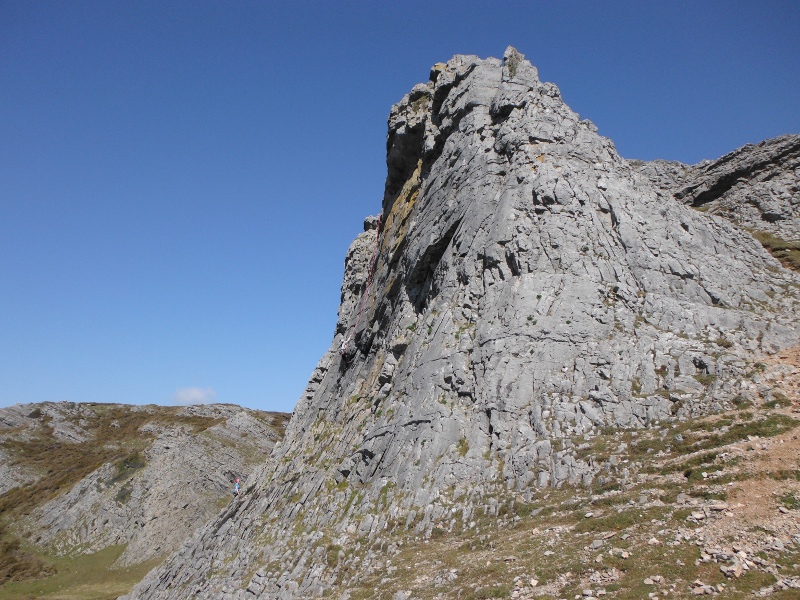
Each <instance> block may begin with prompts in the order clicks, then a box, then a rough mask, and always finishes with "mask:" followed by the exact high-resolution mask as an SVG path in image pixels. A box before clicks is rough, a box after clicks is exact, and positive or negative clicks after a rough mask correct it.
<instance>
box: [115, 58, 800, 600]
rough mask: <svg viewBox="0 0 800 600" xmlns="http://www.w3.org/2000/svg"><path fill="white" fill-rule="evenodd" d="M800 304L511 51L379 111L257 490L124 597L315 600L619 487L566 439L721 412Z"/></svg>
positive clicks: (452, 70) (608, 470)
mask: <svg viewBox="0 0 800 600" xmlns="http://www.w3.org/2000/svg"><path fill="white" fill-rule="evenodd" d="M373 253H375V254H376V256H377V259H376V260H375V262H374V268H373V267H372V264H373V263H372V261H371V260H370V259H371V256H372V255H373ZM368 281H369V282H370V285H369V286H367V282H368ZM799 286H800V279H798V277H797V276H796V275H794V274H792V273H791V272H789V271H786V270H785V269H783V268H781V266H780V264H779V263H778V262H777V261H776V260H775V259H774V258H772V257H771V256H770V255H769V254H768V253H766V252H765V251H764V249H763V248H762V247H761V245H760V244H758V243H757V242H756V241H754V240H753V238H752V237H750V236H749V235H748V234H747V233H745V232H743V231H741V230H740V229H738V228H736V227H734V226H733V225H732V224H730V223H729V222H728V221H726V220H724V219H720V218H717V217H713V216H708V215H707V214H703V213H700V212H698V211H695V210H692V209H690V208H688V207H686V206H684V205H683V204H682V203H680V202H677V201H675V200H674V199H673V198H671V197H665V196H664V195H659V193H658V191H657V189H656V187H654V186H653V185H652V184H651V183H650V182H649V181H647V180H646V179H645V178H643V177H642V176H641V175H640V174H639V172H638V171H637V170H635V169H634V168H632V167H631V165H630V164H629V163H628V162H627V161H626V160H624V159H623V158H621V157H620V156H619V154H618V153H617V152H616V150H615V148H614V145H613V144H612V142H611V141H610V140H608V139H606V138H603V137H601V136H599V135H598V134H597V129H596V127H595V126H594V125H593V124H592V123H591V122H589V121H588V120H582V119H580V118H579V116H578V115H577V114H575V113H574V112H572V111H571V110H570V109H569V107H567V106H566V105H565V104H564V102H563V101H562V99H561V96H560V93H559V90H558V88H557V87H556V86H555V85H553V84H551V83H544V82H541V81H539V78H538V74H537V70H536V68H535V67H533V66H532V65H531V64H530V63H529V62H527V61H526V60H525V59H524V57H523V56H522V55H521V54H519V53H518V52H516V51H515V50H514V49H513V48H509V49H508V50H507V51H506V53H505V56H504V59H503V60H502V61H501V60H498V59H494V58H489V59H486V60H481V59H479V58H477V57H474V56H455V57H454V58H453V59H451V60H450V61H448V62H447V63H446V64H441V63H440V64H438V65H436V66H435V67H434V68H433V70H432V72H431V76H430V80H429V81H428V82H427V83H424V84H419V85H417V86H415V87H414V88H413V89H412V90H411V92H410V93H409V94H408V95H406V96H405V97H404V98H403V99H402V100H401V101H400V102H399V103H398V104H396V105H395V106H394V107H392V110H391V114H390V116H389V133H388V137H387V180H386V190H385V195H384V198H383V204H382V211H381V215H380V222H378V219H376V218H370V219H368V220H367V221H366V222H365V231H364V232H363V233H362V234H361V235H359V236H358V238H357V239H356V241H355V242H354V243H353V245H352V246H351V248H350V250H349V251H348V255H347V260H346V263H345V275H344V282H343V285H342V303H341V307H340V311H339V319H338V322H337V325H336V331H335V337H334V340H333V343H332V345H331V347H330V349H329V351H328V352H327V353H326V354H325V355H324V356H323V358H322V360H321V361H320V363H319V365H318V366H317V368H316V370H315V371H314V373H313V375H312V377H311V380H310V382H309V385H308V388H307V390H306V392H305V393H304V394H303V396H302V397H301V399H300V401H299V403H298V405H297V408H296V410H295V412H294V415H293V418H292V420H291V422H290V423H289V426H288V429H287V434H286V437H285V439H284V441H283V442H282V443H281V444H280V445H279V446H277V447H276V449H275V451H274V453H273V464H274V465H275V466H274V470H273V469H272V468H270V469H265V470H264V471H263V472H262V473H261V479H260V480H259V482H258V484H257V485H256V488H255V489H254V491H253V493H252V494H250V495H249V496H247V497H246V498H245V500H244V501H243V502H242V503H241V504H236V505H234V506H231V507H230V509H229V510H227V511H226V512H224V514H223V515H221V516H220V517H219V518H218V519H217V520H216V521H215V522H214V523H213V524H211V525H210V526H208V527H207V528H205V529H204V530H203V531H202V532H200V533H199V534H198V536H197V537H196V538H195V539H193V540H192V541H191V543H188V544H186V545H184V546H183V548H181V550H180V551H179V552H177V553H176V554H175V555H173V557H172V558H171V559H170V560H169V561H168V562H167V563H165V565H164V566H163V567H162V568H160V569H159V570H157V571H154V572H153V573H151V574H150V575H149V576H148V577H147V578H145V580H143V581H142V582H141V583H140V584H139V585H138V586H137V588H136V589H135V590H134V592H133V593H132V594H131V596H130V597H131V598H159V599H160V598H185V597H190V596H195V595H196V596H198V597H203V598H225V599H233V598H253V597H256V598H299V597H312V596H320V595H322V594H324V593H326V592H328V591H330V590H331V589H338V590H341V589H346V588H347V586H348V584H349V583H352V582H354V581H356V580H358V578H359V577H361V576H363V575H364V574H366V573H369V572H370V571H371V570H374V569H376V568H382V567H385V566H386V562H385V559H386V558H387V557H389V556H391V554H392V552H394V551H395V550H396V548H395V547H394V543H393V542H392V540H391V537H390V533H391V531H393V530H394V529H396V528H403V529H413V530H414V531H416V532H418V533H419V534H420V535H429V534H430V532H431V530H432V528H433V527H443V528H445V529H447V528H452V527H453V526H454V525H455V524H456V523H459V524H463V526H465V527H469V523H470V521H471V516H472V515H474V514H475V513H476V511H481V512H483V513H485V514H497V508H498V499H501V498H507V497H508V496H509V495H518V496H520V497H522V498H530V497H531V496H532V495H534V494H536V491H537V490H538V489H540V488H542V487H546V486H562V485H565V484H567V485H580V484H587V485H588V484H590V483H592V482H597V481H599V482H603V481H608V480H611V479H616V480H620V481H623V482H624V481H625V478H626V477H627V471H626V470H625V467H624V464H622V463H620V462H614V461H607V462H602V463H601V462H595V461H594V460H593V459H591V458H589V459H588V460H583V459H580V458H579V457H578V455H577V454H576V452H575V441H576V440H578V439H587V438H590V437H591V436H592V435H593V433H594V432H597V431H599V430H600V429H601V428H637V427H646V426H647V425H648V424H651V423H654V422H658V421H664V420H669V419H681V418H684V417H688V416H691V415H697V414H702V413H706V412H709V411H714V410H717V409H720V408H722V407H725V406H727V405H728V404H729V403H730V402H731V400H732V399H733V398H734V397H735V396H736V394H737V390H738V388H739V381H740V379H741V378H742V377H743V375H744V374H745V372H746V370H747V369H748V365H749V363H750V361H752V360H753V359H754V357H755V356H756V355H757V354H759V353H763V352H767V353H769V352H774V351H776V350H777V349H779V348H781V347H784V346H786V345H789V344H792V343H796V342H797V340H798V339H799V338H800V332H799V331H798V327H797V316H796V315H797V314H798V307H800V304H799V296H800V287H799ZM367 287H368V289H369V292H368V293H367V294H366V295H365V296H364V297H362V294H363V292H364V291H365V290H366V289H367ZM362 302H363V305H364V308H363V311H362V310H361V304H362ZM345 548H347V549H348V552H345V551H344V550H343V549H345Z"/></svg>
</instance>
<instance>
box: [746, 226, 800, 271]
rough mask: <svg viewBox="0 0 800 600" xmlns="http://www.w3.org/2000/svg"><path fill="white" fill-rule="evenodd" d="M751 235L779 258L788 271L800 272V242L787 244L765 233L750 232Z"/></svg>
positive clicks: (753, 230)
mask: <svg viewBox="0 0 800 600" xmlns="http://www.w3.org/2000/svg"><path fill="white" fill-rule="evenodd" d="M750 234H751V235H752V236H753V237H754V238H755V239H756V240H758V241H759V242H760V243H761V245H762V246H764V248H766V249H767V250H769V252H770V253H771V254H772V255H773V256H774V257H775V258H777V259H778V260H779V261H780V262H781V264H782V265H783V266H784V267H786V268H787V269H792V270H794V271H800V242H787V241H786V240H784V239H782V238H779V237H778V236H776V235H772V234H771V233H767V232H765V231H758V230H755V229H751V230H750Z"/></svg>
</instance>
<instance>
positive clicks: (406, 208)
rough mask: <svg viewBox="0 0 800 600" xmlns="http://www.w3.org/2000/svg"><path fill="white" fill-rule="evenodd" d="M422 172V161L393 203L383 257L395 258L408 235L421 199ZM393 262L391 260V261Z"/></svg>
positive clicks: (384, 237)
mask: <svg viewBox="0 0 800 600" xmlns="http://www.w3.org/2000/svg"><path fill="white" fill-rule="evenodd" d="M421 172H422V159H420V160H419V161H418V162H417V168H416V169H415V170H414V173H412V175H411V177H409V178H408V180H407V181H406V182H405V183H404V184H403V187H402V189H401V190H400V192H398V194H397V197H396V198H395V199H394V202H392V209H391V210H390V211H389V214H388V215H387V216H386V220H385V221H384V223H383V240H382V242H381V255H383V256H386V255H387V253H388V255H389V256H390V257H394V253H395V252H396V251H397V249H398V247H399V246H400V244H401V243H402V242H403V239H404V238H405V236H406V234H407V233H408V217H409V216H410V215H411V211H412V210H413V209H414V205H415V204H416V202H417V198H418V197H419V187H420V181H419V177H420V173H421ZM389 262H390V263H391V262H392V261H391V260H390V261H389Z"/></svg>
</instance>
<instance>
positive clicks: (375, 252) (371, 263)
mask: <svg viewBox="0 0 800 600" xmlns="http://www.w3.org/2000/svg"><path fill="white" fill-rule="evenodd" d="M380 235H381V217H380V216H378V228H377V230H376V231H375V247H374V248H373V249H372V257H371V258H370V259H369V273H368V274H367V285H366V286H365V287H364V292H363V293H362V294H361V306H360V307H359V309H358V316H357V317H356V324H355V325H353V329H351V330H350V335H348V336H347V337H346V338H345V339H344V340H342V345H341V347H340V348H339V354H340V355H341V356H344V355H345V354H347V345H348V344H349V343H350V340H351V339H352V337H353V334H354V333H355V332H356V331H357V330H358V324H359V323H360V322H361V313H363V312H364V305H365V304H366V303H367V296H368V295H369V288H370V286H371V285H372V275H373V273H374V272H375V260H376V259H377V258H378V241H379V239H380Z"/></svg>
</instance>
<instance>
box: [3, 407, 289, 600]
mask: <svg viewBox="0 0 800 600" xmlns="http://www.w3.org/2000/svg"><path fill="white" fill-rule="evenodd" d="M288 418H289V415H286V414H282V413H266V412H261V411H256V410H250V409H246V408H241V407H238V406H232V405H219V404H217V405H204V406H187V407H164V406H154V405H149V406H127V405H122V404H76V403H68V402H60V403H43V404H27V405H16V406H12V407H9V408H4V409H0V527H2V537H0V540H1V541H0V552H1V553H2V555H0V564H1V565H2V567H0V598H5V597H8V598H12V597H24V596H17V595H14V592H13V589H12V588H14V587H15V586H13V585H3V584H9V582H15V581H24V580H30V579H36V578H41V577H46V576H49V575H54V574H55V575H54V576H53V577H50V578H49V579H44V580H42V581H40V582H36V583H27V584H15V585H16V589H17V590H19V591H20V592H19V593H22V592H23V591H25V590H28V592H26V593H33V594H34V596H36V597H39V596H40V595H41V594H44V593H45V592H46V590H47V589H48V588H49V586H50V585H52V584H53V583H54V582H55V583H56V584H58V585H63V582H62V581H60V579H59V578H61V577H63V576H64V575H66V574H67V573H71V572H72V571H74V570H75V569H76V568H77V569H78V571H84V573H83V574H84V575H87V576H88V575H89V573H88V571H94V572H97V571H98V565H100V568H99V571H100V572H102V573H103V577H102V580H101V581H98V582H96V585H97V586H99V588H102V592H101V595H99V596H96V597H98V598H101V597H103V598H105V597H108V598H110V597H115V596H116V595H118V594H120V593H124V592H126V591H127V589H129V588H130V586H131V585H132V584H133V583H135V581H136V579H137V578H138V577H141V575H143V574H144V572H145V571H146V570H147V569H149V568H151V567H153V566H155V565H156V564H158V562H160V561H161V559H162V558H163V557H164V556H166V555H167V554H169V553H171V552H172V551H174V550H175V549H176V548H177V547H178V546H179V545H180V544H181V543H182V542H183V541H184V540H185V539H186V538H187V537H189V536H190V535H191V534H192V533H193V532H194V531H195V530H196V529H197V528H198V527H199V526H201V525H203V524H204V523H205V522H206V521H208V520H209V519H210V518H211V517H213V516H215V515H216V514H217V513H218V512H219V511H220V509H221V508H223V507H224V506H226V505H227V504H228V503H229V502H230V501H231V498H232V496H231V490H232V487H233V480H234V478H236V477H239V478H241V479H242V481H243V482H244V487H243V489H245V490H246V489H247V482H248V480H249V479H250V477H251V474H252V472H253V470H254V469H255V468H256V467H257V466H259V467H262V468H263V467H264V465H268V464H269V456H270V453H271V451H272V448H273V446H274V445H275V443H276V442H277V441H278V440H280V439H281V437H282V436H283V432H284V428H285V425H286V422H287V421H288ZM77 565H83V566H82V567H78V566H77ZM88 565H92V566H88ZM139 565H141V568H139V569H136V568H135V567H136V566H139ZM132 567H133V569H132ZM123 568H124V569H123ZM73 575H74V573H73ZM73 578H74V577H73ZM126 578H127V581H125V580H126ZM117 580H122V581H121V583H120V587H115V585H114V583H115V582H117ZM73 583H75V584H81V585H83V582H82V580H81V577H80V576H78V579H77V580H75V581H73ZM79 597H95V596H91V595H89V596H79Z"/></svg>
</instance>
